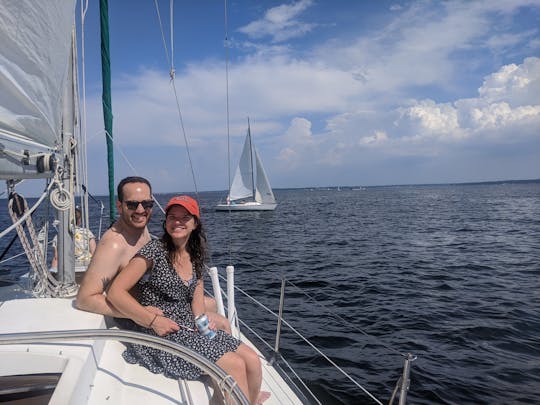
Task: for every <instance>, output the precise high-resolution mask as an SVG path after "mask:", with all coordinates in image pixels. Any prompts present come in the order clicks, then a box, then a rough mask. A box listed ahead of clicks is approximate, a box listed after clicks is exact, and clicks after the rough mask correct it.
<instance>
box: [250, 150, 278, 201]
mask: <svg viewBox="0 0 540 405" xmlns="http://www.w3.org/2000/svg"><path fill="white" fill-rule="evenodd" d="M253 150H254V152H255V163H256V167H257V188H256V197H255V201H258V202H260V203H270V204H273V203H275V202H276V198H275V197H274V193H273V192H272V187H270V182H269V181H268V177H267V176H266V172H265V171H264V167H263V165H262V162H261V158H260V157H259V153H258V152H257V149H256V148H254V149H253Z"/></svg>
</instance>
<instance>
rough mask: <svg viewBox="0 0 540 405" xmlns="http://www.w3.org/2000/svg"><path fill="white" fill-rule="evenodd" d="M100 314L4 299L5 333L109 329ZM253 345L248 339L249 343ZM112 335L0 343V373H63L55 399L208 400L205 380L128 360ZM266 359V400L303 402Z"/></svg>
mask: <svg viewBox="0 0 540 405" xmlns="http://www.w3.org/2000/svg"><path fill="white" fill-rule="evenodd" d="M104 328H106V325H105V319H104V317H103V316H101V315H97V314H92V313H88V312H84V311H79V310H77V309H75V308H74V306H73V300H72V299H61V298H40V299H37V298H33V299H22V300H12V301H6V302H3V303H2V305H1V306H0V332H1V333H20V332H34V331H62V330H77V329H104ZM247 343H248V344H249V342H247ZM123 350H124V346H123V345H122V344H121V343H119V342H117V341H113V340H107V341H103V340H88V341H72V342H55V343H43V344H17V345H0V376H6V375H18V374H19V375H20V374H38V373H62V376H61V378H60V380H59V382H58V385H57V387H56V389H55V391H54V393H53V396H52V397H51V400H50V402H49V403H50V404H58V405H60V404H62V405H64V404H103V403H110V404H130V405H136V404H144V405H150V404H152V405H154V404H208V403H214V402H212V401H211V398H212V394H213V392H214V390H213V389H212V387H211V384H209V382H210V379H208V383H202V382H200V381H177V380H173V379H170V378H166V377H164V376H163V375H160V374H152V373H151V372H149V371H148V370H146V369H145V368H143V367H140V366H138V365H131V364H128V363H126V362H125V361H124V360H123V358H122V356H121V354H122V352H123ZM262 363H263V388H262V389H263V390H265V391H269V392H271V397H270V399H269V400H267V401H266V402H265V404H269V405H270V404H300V403H301V401H300V400H299V399H298V398H297V397H296V395H295V394H294V393H293V391H292V390H291V389H290V388H289V387H288V386H287V385H286V384H285V383H284V381H283V379H282V378H281V376H280V375H279V374H278V373H277V372H276V370H275V369H273V367H271V366H270V365H269V364H267V363H266V361H265V360H262Z"/></svg>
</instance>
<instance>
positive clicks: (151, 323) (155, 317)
mask: <svg viewBox="0 0 540 405" xmlns="http://www.w3.org/2000/svg"><path fill="white" fill-rule="evenodd" d="M157 317H158V314H156V315H155V316H154V319H152V322H150V325H148V327H149V328H151V327H152V325H153V324H154V321H155V320H156V319H157Z"/></svg>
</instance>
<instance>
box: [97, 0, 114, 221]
mask: <svg viewBox="0 0 540 405" xmlns="http://www.w3.org/2000/svg"><path fill="white" fill-rule="evenodd" d="M99 11H100V29H101V80H102V84H103V94H102V97H101V99H102V105H103V121H104V123H105V138H106V139H107V169H108V173H109V220H110V223H111V224H112V223H113V222H114V221H115V219H116V205H115V198H114V147H113V116H112V101H111V59H110V52H109V2H108V0H100V1H99Z"/></svg>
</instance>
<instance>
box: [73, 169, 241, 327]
mask: <svg viewBox="0 0 540 405" xmlns="http://www.w3.org/2000/svg"><path fill="white" fill-rule="evenodd" d="M116 191H117V196H118V200H117V201H116V209H117V210H118V213H119V217H118V219H117V220H116V222H115V223H114V224H113V225H112V226H111V228H110V229H109V230H107V232H105V233H104V234H103V237H102V238H101V240H100V241H99V243H98V245H97V248H96V250H95V252H94V255H93V256H92V261H91V262H90V265H89V266H88V269H87V270H86V273H85V275H84V278H83V280H82V283H81V286H80V287H79V293H78V294H77V300H76V303H75V305H76V306H77V308H78V309H81V310H83V311H88V312H95V313H98V314H103V315H107V316H112V317H115V318H124V315H123V314H122V313H121V312H120V311H118V310H117V309H116V308H114V307H113V306H112V305H111V303H110V302H109V301H108V300H107V298H106V296H105V294H104V292H106V291H107V288H108V287H109V285H110V283H111V281H112V280H113V278H114V277H116V275H117V274H118V273H119V272H120V271H122V269H123V268H124V267H126V266H127V264H128V263H129V261H130V260H131V258H132V257H133V256H134V255H135V253H137V252H138V251H139V249H141V248H142V247H143V246H144V245H146V243H147V242H149V241H150V232H149V231H148V228H147V224H148V221H150V217H151V216H152V207H153V205H154V200H153V199H152V186H151V185H150V182H149V181H148V180H146V179H145V178H143V177H136V176H133V177H126V178H125V179H123V180H121V181H120V183H118V187H117V190H116ZM204 303H205V306H206V313H207V315H208V319H209V320H210V325H211V327H212V328H213V327H217V328H219V329H223V330H224V331H225V332H228V333H231V328H230V324H229V322H228V320H227V318H225V317H223V316H221V315H219V314H217V312H216V307H217V305H216V302H215V300H214V299H212V298H210V297H207V296H205V297H204ZM148 309H149V310H150V311H152V312H154V313H156V314H158V315H162V314H163V313H162V311H161V310H160V309H158V308H148Z"/></svg>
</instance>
